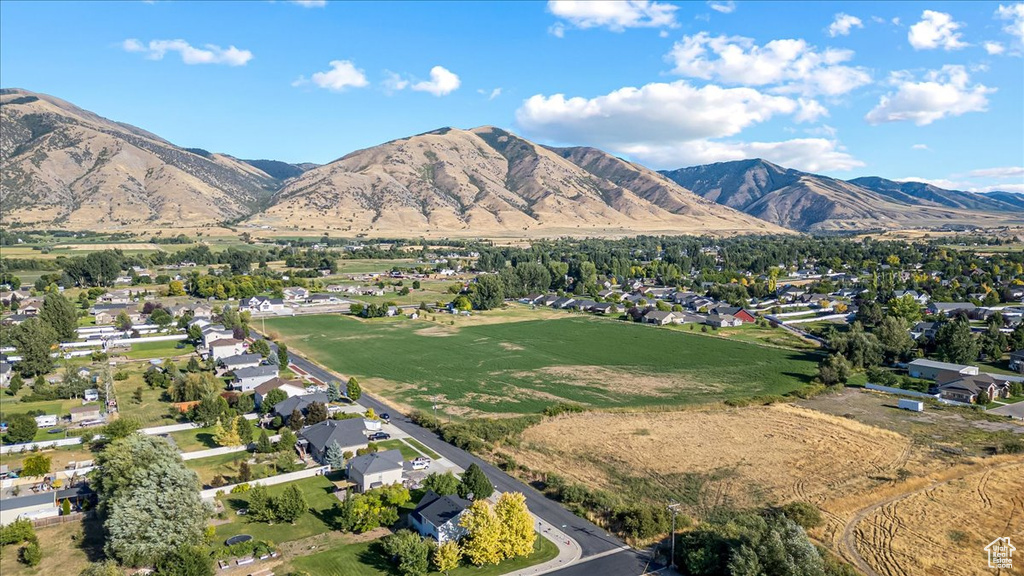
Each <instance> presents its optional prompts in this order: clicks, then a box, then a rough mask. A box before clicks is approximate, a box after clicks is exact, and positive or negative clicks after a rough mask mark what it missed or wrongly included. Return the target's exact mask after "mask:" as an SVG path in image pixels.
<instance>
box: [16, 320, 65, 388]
mask: <svg viewBox="0 0 1024 576" xmlns="http://www.w3.org/2000/svg"><path fill="white" fill-rule="evenodd" d="M11 343H12V344H14V348H15V349H17V351H18V355H19V356H21V360H20V361H19V362H18V363H17V364H16V365H15V366H17V368H18V370H19V371H20V372H21V374H22V375H23V376H26V377H27V376H36V375H39V374H46V373H47V372H49V371H50V370H53V363H54V359H53V357H52V356H50V354H51V353H53V351H54V350H55V349H56V346H57V333H56V332H54V331H53V328H51V327H50V325H49V324H47V323H46V322H43V321H42V320H40V319H39V318H29V319H28V320H26V321H24V322H22V323H21V324H19V325H17V326H15V327H14V330H12V331H11Z"/></svg>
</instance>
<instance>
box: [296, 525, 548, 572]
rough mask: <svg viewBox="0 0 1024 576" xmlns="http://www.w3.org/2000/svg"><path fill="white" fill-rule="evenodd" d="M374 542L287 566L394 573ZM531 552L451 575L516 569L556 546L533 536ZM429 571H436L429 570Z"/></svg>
mask: <svg viewBox="0 0 1024 576" xmlns="http://www.w3.org/2000/svg"><path fill="white" fill-rule="evenodd" d="M379 546H380V545H379V543H377V542H375V541H374V542H362V543H358V544H344V545H341V546H337V547H334V548H331V549H330V550H326V551H324V552H318V553H316V554H310V555H309V556H302V557H299V558H296V559H295V560H292V562H291V564H290V565H289V566H288V567H287V570H292V571H297V570H304V571H306V572H308V573H310V574H316V575H317V576H379V575H380V574H397V571H396V570H394V569H393V568H392V566H391V565H390V564H388V563H387V562H386V561H385V560H384V559H383V558H382V554H381V552H380V550H379ZM533 550H534V551H533V554H531V555H529V556H526V557H524V558H515V559H512V560H507V561H505V562H502V563H501V564H498V565H488V566H481V567H479V568H478V567H476V566H468V565H467V566H462V567H460V568H458V569H456V570H452V572H451V576H498V575H499V574H507V573H509V572H513V571H515V570H520V569H523V568H526V567H529V566H533V565H535V564H540V563H543V562H547V561H548V560H551V559H553V558H555V557H556V556H558V547H556V546H555V545H554V543H552V542H551V541H550V540H548V539H546V538H543V537H541V536H540V535H538V536H537V540H536V541H535V543H534V547H533ZM430 574H439V573H438V572H431V573H430Z"/></svg>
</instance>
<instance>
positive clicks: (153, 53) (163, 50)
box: [121, 38, 252, 66]
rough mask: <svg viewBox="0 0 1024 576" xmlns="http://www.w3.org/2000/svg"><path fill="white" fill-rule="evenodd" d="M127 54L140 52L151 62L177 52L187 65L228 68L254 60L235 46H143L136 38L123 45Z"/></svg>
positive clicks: (181, 43)
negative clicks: (221, 65) (217, 65)
mask: <svg viewBox="0 0 1024 576" xmlns="http://www.w3.org/2000/svg"><path fill="white" fill-rule="evenodd" d="M121 47H122V48H123V49H124V50H125V51H127V52H138V53H142V54H145V55H146V58H149V59H150V60H162V59H163V57H164V56H165V55H166V54H167V53H168V52H177V53H178V54H179V55H180V56H181V61H182V62H184V63H185V64H227V65H228V66H245V65H246V64H247V63H248V62H249V60H252V52H250V51H248V50H240V49H238V48H235V47H234V46H228V47H227V48H221V47H220V46H217V45H216V44H204V45H203V47H202V48H196V47H194V46H192V45H191V44H189V43H188V42H186V41H184V40H180V39H179V40H150V41H149V43H148V44H143V43H142V42H141V41H140V40H138V39H136V38H129V39H127V40H125V41H124V42H122V43H121Z"/></svg>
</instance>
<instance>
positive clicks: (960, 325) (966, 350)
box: [935, 316, 978, 364]
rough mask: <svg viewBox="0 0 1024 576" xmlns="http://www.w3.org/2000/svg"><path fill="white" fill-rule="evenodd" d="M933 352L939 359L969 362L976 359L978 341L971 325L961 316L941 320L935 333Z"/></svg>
mask: <svg viewBox="0 0 1024 576" xmlns="http://www.w3.org/2000/svg"><path fill="white" fill-rule="evenodd" d="M935 352H936V354H937V355H938V356H939V359H940V360H943V361H945V362H953V363H955V364H970V363H971V362H974V361H975V360H977V359H978V342H977V341H976V340H975V339H974V336H973V335H972V334H971V325H970V323H969V322H968V321H967V319H966V318H964V317H963V316H958V317H957V318H955V319H954V320H951V321H948V322H943V323H942V325H941V326H940V327H939V329H938V331H937V332H936V334H935Z"/></svg>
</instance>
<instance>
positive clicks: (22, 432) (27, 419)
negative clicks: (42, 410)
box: [7, 414, 39, 444]
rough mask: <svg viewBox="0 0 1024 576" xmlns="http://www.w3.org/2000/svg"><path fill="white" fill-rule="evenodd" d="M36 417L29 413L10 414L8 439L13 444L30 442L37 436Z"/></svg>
mask: <svg viewBox="0 0 1024 576" xmlns="http://www.w3.org/2000/svg"><path fill="white" fill-rule="evenodd" d="M38 428H39V427H38V426H36V419H35V418H33V417H31V416H29V415H28V414H10V415H8V416H7V441H8V442H10V443H11V444H21V443H22V442H29V441H31V440H32V439H33V438H35V437H36V430H37V429H38Z"/></svg>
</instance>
